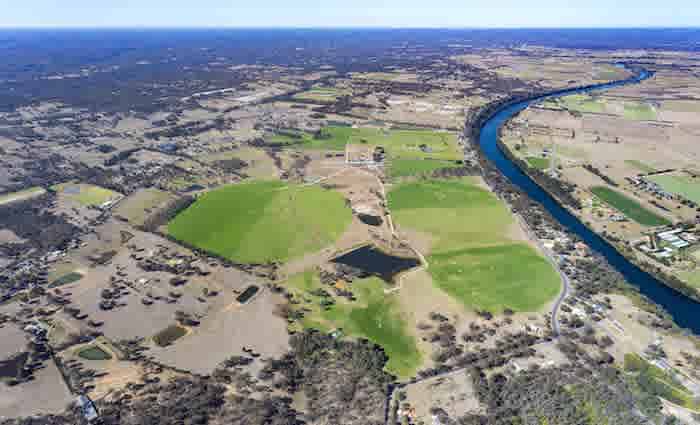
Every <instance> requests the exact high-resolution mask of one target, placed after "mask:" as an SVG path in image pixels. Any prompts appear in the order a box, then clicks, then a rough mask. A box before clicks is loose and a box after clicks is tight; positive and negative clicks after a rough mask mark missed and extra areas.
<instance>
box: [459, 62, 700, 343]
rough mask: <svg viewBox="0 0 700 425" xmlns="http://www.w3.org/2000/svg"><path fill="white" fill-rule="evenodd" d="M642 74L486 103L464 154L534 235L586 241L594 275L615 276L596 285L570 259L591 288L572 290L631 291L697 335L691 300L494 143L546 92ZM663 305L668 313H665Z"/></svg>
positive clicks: (468, 130)
mask: <svg viewBox="0 0 700 425" xmlns="http://www.w3.org/2000/svg"><path fill="white" fill-rule="evenodd" d="M645 75H646V76H648V75H650V74H649V73H646V74H642V73H641V72H640V76H637V77H635V78H632V79H628V80H624V81H622V82H617V83H606V84H603V85H595V86H587V87H582V88H581V87H579V88H572V89H566V90H560V91H557V92H554V93H549V94H548V93H533V94H532V95H531V96H528V97H518V98H511V99H505V100H503V101H501V102H496V103H494V104H490V105H487V106H485V107H484V108H482V109H481V110H480V111H479V112H478V113H477V114H475V115H472V116H471V117H470V119H468V121H467V123H466V125H465V137H466V139H467V140H469V141H470V144H469V148H471V149H472V150H473V152H466V154H467V157H469V156H470V155H473V156H474V158H475V161H476V162H477V163H478V165H479V167H480V169H481V173H482V175H483V177H484V180H485V181H486V182H487V184H489V186H490V187H491V188H492V190H493V191H494V192H496V193H497V194H499V197H501V198H502V199H504V200H505V201H506V202H507V203H508V204H509V205H510V206H511V208H512V209H513V210H514V212H522V215H523V218H524V219H525V220H526V221H527V222H528V224H529V225H530V226H531V227H532V228H533V230H534V231H535V233H537V234H538V235H539V236H545V237H546V238H548V239H551V238H549V236H551V234H552V233H553V232H557V233H559V234H560V235H562V236H563V237H564V240H568V241H569V242H571V243H570V244H569V245H572V244H580V243H583V242H585V245H586V246H587V247H588V248H590V249H591V250H592V251H593V256H592V259H593V260H592V261H589V262H587V263H594V264H595V267H594V268H593V270H595V273H597V274H601V273H603V274H606V275H610V276H616V277H615V278H614V279H606V280H605V283H600V282H597V281H596V280H595V279H593V278H591V276H590V275H591V272H590V270H585V269H586V267H588V266H586V267H583V269H582V268H581V265H580V264H579V263H581V262H580V261H574V262H571V267H572V268H573V269H574V270H573V271H572V272H574V273H573V274H577V273H575V270H576V269H579V272H580V273H578V275H579V279H578V280H581V279H580V276H587V278H585V279H584V280H586V281H588V282H589V284H590V285H591V286H593V287H594V288H595V289H594V290H592V291H591V290H590V289H586V287H585V286H582V285H581V284H580V283H579V284H578V285H576V286H577V288H576V289H577V291H579V292H580V291H581V288H582V287H583V288H584V290H585V291H586V292H587V293H586V295H587V296H591V295H594V293H595V292H601V291H602V292H620V291H624V292H628V293H634V294H636V296H635V297H637V298H639V299H641V300H642V303H641V304H644V305H646V309H647V310H650V311H654V313H655V315H657V317H659V319H660V320H661V321H662V322H665V323H670V322H671V320H670V318H673V320H675V321H676V322H677V323H678V324H679V325H680V326H681V327H688V328H691V329H692V330H693V331H694V332H696V333H697V332H698V330H700V323H699V321H698V320H696V319H695V318H694V317H693V315H692V311H694V310H695V309H696V307H697V303H696V302H695V301H693V300H690V299H689V298H687V297H685V296H683V295H680V294H679V293H677V292H676V291H674V290H672V289H671V288H669V287H668V286H665V285H663V284H662V283H660V282H658V281H656V279H654V278H653V277H652V276H651V275H649V274H647V273H645V272H643V271H642V270H641V269H640V268H639V267H637V266H635V265H634V264H632V263H631V262H629V261H627V260H626V259H625V258H624V257H622V255H621V254H620V253H619V252H617V250H615V249H614V247H612V246H611V245H610V244H609V243H608V242H607V241H605V240H603V239H602V238H600V237H599V236H598V235H595V234H593V233H592V232H591V231H590V229H588V228H586V227H585V226H584V225H583V224H582V223H580V222H579V221H578V220H577V219H576V217H575V216H572V215H571V214H570V212H568V210H566V209H564V208H563V207H562V206H561V205H560V204H559V203H558V202H557V201H556V200H555V199H554V198H552V196H550V195H549V193H548V192H546V191H544V190H543V189H542V188H541V187H540V186H539V185H538V184H537V183H536V182H534V181H533V180H532V179H531V178H530V177H529V176H528V175H526V174H525V173H523V171H522V170H521V169H520V168H518V167H517V166H516V165H514V164H513V163H512V162H511V160H510V159H508V158H507V157H505V155H504V154H503V152H501V151H500V149H499V148H498V146H497V143H496V141H497V134H498V129H499V128H500V126H501V125H503V123H505V122H506V121H507V120H508V119H510V118H511V117H512V116H514V115H515V114H517V113H518V112H519V111H521V110H523V109H525V108H526V107H527V106H528V105H529V103H531V102H533V101H535V100H539V99H542V98H544V97H547V96H557V95H565V94H570V93H574V92H576V91H577V90H592V89H601V88H605V87H611V86H614V85H615V84H618V85H619V84H626V83H632V82H637V81H640V80H641V79H643V78H644V77H645ZM484 131H486V132H488V133H489V134H487V135H486V136H487V137H490V139H491V142H493V143H491V144H490V145H488V144H486V143H485V141H484V140H483V139H485V137H484V134H482V133H483V132H484ZM511 180H513V181H516V182H517V186H516V185H515V184H513V183H511ZM521 189H523V190H521ZM562 222H563V224H564V225H563V226H562ZM579 236H581V237H579ZM585 263H586V262H585ZM588 268H589V269H590V267H588ZM664 309H665V310H667V311H668V312H670V313H671V314H670V315H669V314H668V313H667V312H666V311H664ZM664 326H666V325H664Z"/></svg>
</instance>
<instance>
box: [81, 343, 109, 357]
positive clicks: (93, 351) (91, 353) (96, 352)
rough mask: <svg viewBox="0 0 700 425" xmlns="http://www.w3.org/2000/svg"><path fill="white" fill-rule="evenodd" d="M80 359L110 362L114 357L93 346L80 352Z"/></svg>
mask: <svg viewBox="0 0 700 425" xmlns="http://www.w3.org/2000/svg"><path fill="white" fill-rule="evenodd" d="M78 357H80V358H82V359H85V360H110V359H111V358H112V355H111V354H109V353H108V352H106V351H105V350H103V349H102V348H100V347H99V346H98V345H91V346H89V347H86V348H83V349H82V350H80V351H78Z"/></svg>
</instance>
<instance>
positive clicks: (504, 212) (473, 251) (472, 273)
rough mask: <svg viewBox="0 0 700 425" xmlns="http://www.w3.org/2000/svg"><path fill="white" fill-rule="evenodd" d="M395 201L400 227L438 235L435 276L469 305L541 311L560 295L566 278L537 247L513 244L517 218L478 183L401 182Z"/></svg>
mask: <svg viewBox="0 0 700 425" xmlns="http://www.w3.org/2000/svg"><path fill="white" fill-rule="evenodd" d="M388 200H389V208H390V210H391V211H392V216H393V218H394V220H395V222H396V223H397V224H398V225H399V227H400V228H407V229H413V230H417V231H420V232H424V233H429V234H431V235H432V236H433V238H434V240H433V243H432V246H431V253H430V255H429V256H428V263H429V264H430V267H429V268H428V272H429V273H430V275H431V277H432V279H433V282H434V284H435V285H436V286H437V287H438V288H440V289H441V290H443V291H445V292H446V293H448V294H449V295H451V296H452V297H454V298H455V299H457V300H458V301H460V302H461V303H462V304H463V305H464V306H465V307H467V308H469V309H474V310H487V311H491V312H502V311H503V310H505V309H511V310H513V311H538V310H540V309H541V308H542V307H543V306H544V305H546V304H547V303H548V302H549V301H551V300H552V299H553V298H554V297H556V295H557V294H558V293H559V291H560V287H561V281H560V277H559V274H558V273H557V272H556V271H555V270H554V268H553V267H552V266H551V264H550V263H549V262H548V261H547V260H546V259H545V258H544V257H543V256H542V255H540V254H539V253H538V252H537V251H536V250H535V249H534V248H532V247H531V246H529V245H527V244H526V243H523V242H521V241H516V240H513V239H512V238H511V236H510V229H512V228H513V226H515V225H516V223H515V219H514V218H513V217H512V215H511V214H510V212H509V211H508V209H507V208H506V206H505V205H504V204H503V203H502V202H501V201H500V200H499V199H498V198H496V197H495V196H494V195H493V194H492V193H491V192H488V191H486V190H484V189H482V188H481V187H479V186H477V184H476V183H475V181H473V180H471V179H460V180H423V181H416V182H408V183H402V184H399V185H397V186H396V187H395V188H393V190H391V191H390V192H389V194H388Z"/></svg>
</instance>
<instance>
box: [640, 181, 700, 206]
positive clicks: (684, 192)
mask: <svg viewBox="0 0 700 425" xmlns="http://www.w3.org/2000/svg"><path fill="white" fill-rule="evenodd" d="M647 178H648V179H649V180H651V181H653V182H654V183H656V184H658V185H659V186H661V187H662V188H663V189H664V190H665V191H667V192H671V193H675V194H676V195H680V196H682V197H684V198H686V199H690V200H691V201H693V202H695V203H700V178H693V177H691V176H689V175H678V174H657V175H655V176H649V177H647Z"/></svg>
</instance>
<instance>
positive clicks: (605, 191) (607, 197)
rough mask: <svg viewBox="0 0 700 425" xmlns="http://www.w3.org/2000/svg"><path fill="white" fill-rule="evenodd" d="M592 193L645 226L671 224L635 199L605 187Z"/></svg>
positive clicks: (593, 189) (595, 188)
mask: <svg viewBox="0 0 700 425" xmlns="http://www.w3.org/2000/svg"><path fill="white" fill-rule="evenodd" d="M591 192H593V194H594V195H595V196H597V197H598V198H600V199H601V200H602V201H603V202H605V203H606V204H608V205H610V206H611V207H613V208H615V209H616V210H618V211H620V212H621V213H622V214H624V215H625V216H627V217H628V218H630V219H631V220H634V221H636V222H637V223H639V224H641V225H643V226H665V225H668V224H671V223H670V222H669V221H668V220H666V219H665V218H663V217H661V216H659V215H656V214H654V213H653V212H651V211H649V210H648V209H646V208H644V207H643V206H642V205H640V204H639V202H637V201H635V200H634V199H631V198H628V197H627V196H625V195H623V194H621V193H619V192H616V191H614V190H612V189H610V188H607V187H604V186H595V187H592V188H591Z"/></svg>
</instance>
